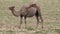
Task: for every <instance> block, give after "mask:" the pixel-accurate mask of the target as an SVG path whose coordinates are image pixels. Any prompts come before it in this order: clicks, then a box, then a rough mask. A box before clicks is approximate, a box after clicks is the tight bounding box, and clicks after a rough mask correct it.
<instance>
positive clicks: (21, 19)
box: [19, 16, 23, 28]
mask: <svg viewBox="0 0 60 34" xmlns="http://www.w3.org/2000/svg"><path fill="white" fill-rule="evenodd" d="M22 18H23V17H22V16H20V27H19V28H21V25H22Z"/></svg>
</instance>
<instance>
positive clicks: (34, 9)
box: [9, 4, 43, 28]
mask: <svg viewBox="0 0 60 34" xmlns="http://www.w3.org/2000/svg"><path fill="white" fill-rule="evenodd" d="M14 8H15V6H11V7H9V9H10V10H11V11H12V13H13V15H14V16H17V17H18V16H20V18H21V19H20V27H21V24H22V18H23V17H24V20H25V28H26V18H27V17H33V16H35V17H36V19H37V26H38V24H39V18H38V17H40V19H41V22H43V19H42V16H41V12H40V8H39V7H38V6H37V5H36V4H31V5H29V6H28V7H27V6H23V7H22V8H21V9H20V10H19V11H15V9H14ZM42 25H43V23H42ZM37 26H36V28H37ZM42 27H43V26H42Z"/></svg>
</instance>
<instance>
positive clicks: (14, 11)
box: [11, 9, 20, 16]
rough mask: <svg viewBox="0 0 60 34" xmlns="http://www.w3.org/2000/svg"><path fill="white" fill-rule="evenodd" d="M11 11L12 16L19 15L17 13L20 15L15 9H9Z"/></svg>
mask: <svg viewBox="0 0 60 34" xmlns="http://www.w3.org/2000/svg"><path fill="white" fill-rule="evenodd" d="M11 11H12V14H13V15H14V16H19V15H20V14H19V12H18V11H16V10H15V9H13V10H11Z"/></svg>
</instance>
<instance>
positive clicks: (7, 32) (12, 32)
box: [4, 30, 14, 34]
mask: <svg viewBox="0 0 60 34" xmlns="http://www.w3.org/2000/svg"><path fill="white" fill-rule="evenodd" d="M5 33H6V34H14V31H12V30H9V31H6V32H5ZM5 33H4V34H5Z"/></svg>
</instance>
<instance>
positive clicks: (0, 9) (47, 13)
mask: <svg viewBox="0 0 60 34" xmlns="http://www.w3.org/2000/svg"><path fill="white" fill-rule="evenodd" d="M29 2H30V0H0V28H2V29H3V28H4V27H3V26H4V25H11V26H12V25H16V26H19V24H20V18H19V17H15V16H13V14H12V13H11V11H10V10H9V9H8V7H9V6H15V9H16V11H18V10H20V8H21V6H22V5H23V4H25V3H27V4H28V3H29ZM33 2H34V1H33ZM37 4H39V6H40V8H41V13H42V17H43V20H44V27H46V28H51V29H52V28H59V26H60V25H59V24H60V0H38V1H37ZM56 19H57V20H56ZM33 22H34V23H35V22H36V19H35V17H32V18H31V19H30V18H29V19H27V23H28V25H29V26H30V25H31V24H33V25H34V23H33ZM23 24H24V23H23ZM28 25H27V26H28ZM33 25H31V26H33ZM29 26H28V28H27V32H28V31H32V30H34V28H32V27H29ZM46 28H44V29H46ZM39 30H40V29H39ZM59 31H60V30H58V29H57V30H56V32H58V33H59ZM47 33H48V32H47ZM4 34H14V32H13V31H12V30H10V31H9V32H4ZM34 34H42V32H41V31H36V32H35V33H34ZM59 34H60V33H59Z"/></svg>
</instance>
